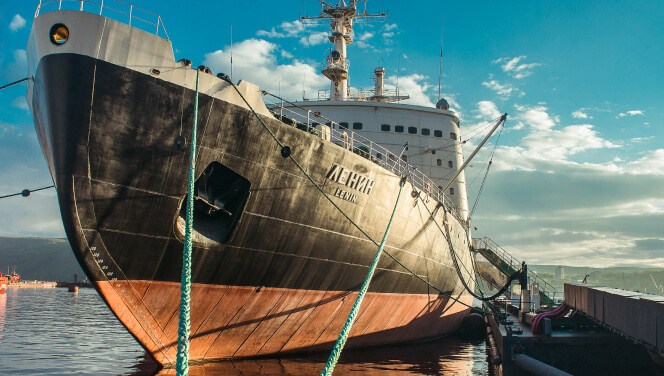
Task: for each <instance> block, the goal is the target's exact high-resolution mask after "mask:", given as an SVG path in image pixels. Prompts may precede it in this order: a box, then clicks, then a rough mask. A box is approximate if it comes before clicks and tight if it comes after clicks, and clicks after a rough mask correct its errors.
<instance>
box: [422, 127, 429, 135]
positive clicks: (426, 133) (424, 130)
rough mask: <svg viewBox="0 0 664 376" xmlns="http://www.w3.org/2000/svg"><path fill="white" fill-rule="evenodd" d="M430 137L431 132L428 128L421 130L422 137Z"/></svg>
mask: <svg viewBox="0 0 664 376" xmlns="http://www.w3.org/2000/svg"><path fill="white" fill-rule="evenodd" d="M429 135H431V130H430V129H429V128H422V136H429Z"/></svg>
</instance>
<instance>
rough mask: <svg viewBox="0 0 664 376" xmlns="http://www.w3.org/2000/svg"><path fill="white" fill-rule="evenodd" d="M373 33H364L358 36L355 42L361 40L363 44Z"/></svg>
mask: <svg viewBox="0 0 664 376" xmlns="http://www.w3.org/2000/svg"><path fill="white" fill-rule="evenodd" d="M373 36H374V33H372V32H370V31H367V32H365V33H362V34H360V36H358V37H357V39H356V40H361V41H363V42H366V41H367V40H369V39H371V38H373Z"/></svg>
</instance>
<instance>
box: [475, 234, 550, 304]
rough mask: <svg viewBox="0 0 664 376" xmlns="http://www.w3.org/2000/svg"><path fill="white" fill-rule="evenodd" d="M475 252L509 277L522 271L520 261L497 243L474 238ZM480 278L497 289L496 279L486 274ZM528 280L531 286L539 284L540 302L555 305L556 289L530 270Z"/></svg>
mask: <svg viewBox="0 0 664 376" xmlns="http://www.w3.org/2000/svg"><path fill="white" fill-rule="evenodd" d="M473 250H474V251H475V252H477V253H479V254H480V255H482V256H483V257H484V258H485V259H487V261H489V262H490V263H491V264H492V265H493V266H495V267H496V269H498V270H499V271H500V273H502V274H503V275H505V276H507V277H509V276H510V275H512V274H513V273H515V272H516V271H518V270H519V269H521V261H520V260H517V259H515V258H514V257H512V255H510V254H509V253H508V252H507V251H505V250H504V249H503V248H502V247H500V246H499V245H498V244H496V242H494V241H493V240H491V239H489V238H487V237H483V238H473ZM480 276H482V278H483V279H485V280H486V281H487V282H488V283H489V284H491V285H493V286H494V287H496V281H495V279H494V278H489V277H488V276H487V275H486V273H480ZM528 278H529V279H530V284H532V283H537V284H539V298H540V302H541V303H542V304H546V305H548V306H551V305H552V304H553V303H554V299H553V297H554V296H555V293H556V289H555V288H554V287H553V286H551V285H550V284H548V283H547V282H546V281H545V280H543V279H542V278H540V277H539V276H538V275H537V274H535V273H534V272H532V271H530V270H528Z"/></svg>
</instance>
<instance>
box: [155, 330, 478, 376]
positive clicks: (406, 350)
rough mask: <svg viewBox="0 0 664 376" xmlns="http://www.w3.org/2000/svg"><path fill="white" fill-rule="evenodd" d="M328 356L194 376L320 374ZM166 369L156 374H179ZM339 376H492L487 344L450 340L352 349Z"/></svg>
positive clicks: (219, 368)
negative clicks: (487, 356)
mask: <svg viewBox="0 0 664 376" xmlns="http://www.w3.org/2000/svg"><path fill="white" fill-rule="evenodd" d="M327 355H328V354H317V355H311V356H307V357H289V358H281V359H252V360H233V361H224V362H219V363H208V364H205V365H196V366H192V367H190V373H189V374H190V375H192V376H196V375H201V376H202V375H205V376H212V375H294V376H295V375H298V376H300V375H318V374H320V372H321V370H322V369H323V367H324V366H325V362H326V361H327ZM175 374H176V372H175V370H174V369H163V370H161V371H158V372H157V373H156V375H159V376H166V375H168V376H171V375H175ZM335 374H338V375H349V374H362V375H366V376H371V375H392V374H398V375H441V374H446V375H460V376H464V375H488V374H489V373H488V370H487V363H486V353H485V347H484V343H483V342H479V343H470V342H468V341H465V340H463V339H460V338H456V337H447V338H443V339H439V340H436V341H428V342H422V343H417V344H409V345H399V346H389V347H381V348H375V349H367V350H352V351H346V352H344V353H343V355H342V357H341V360H340V361H339V364H337V366H336V368H335Z"/></svg>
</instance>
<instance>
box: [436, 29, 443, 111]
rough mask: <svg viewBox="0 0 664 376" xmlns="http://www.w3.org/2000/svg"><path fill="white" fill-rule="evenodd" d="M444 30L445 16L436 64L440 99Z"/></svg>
mask: <svg viewBox="0 0 664 376" xmlns="http://www.w3.org/2000/svg"><path fill="white" fill-rule="evenodd" d="M444 30H445V18H443V24H442V26H441V28H440V63H439V64H438V98H436V100H437V101H439V100H440V80H441V77H442V76H443V31H444Z"/></svg>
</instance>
